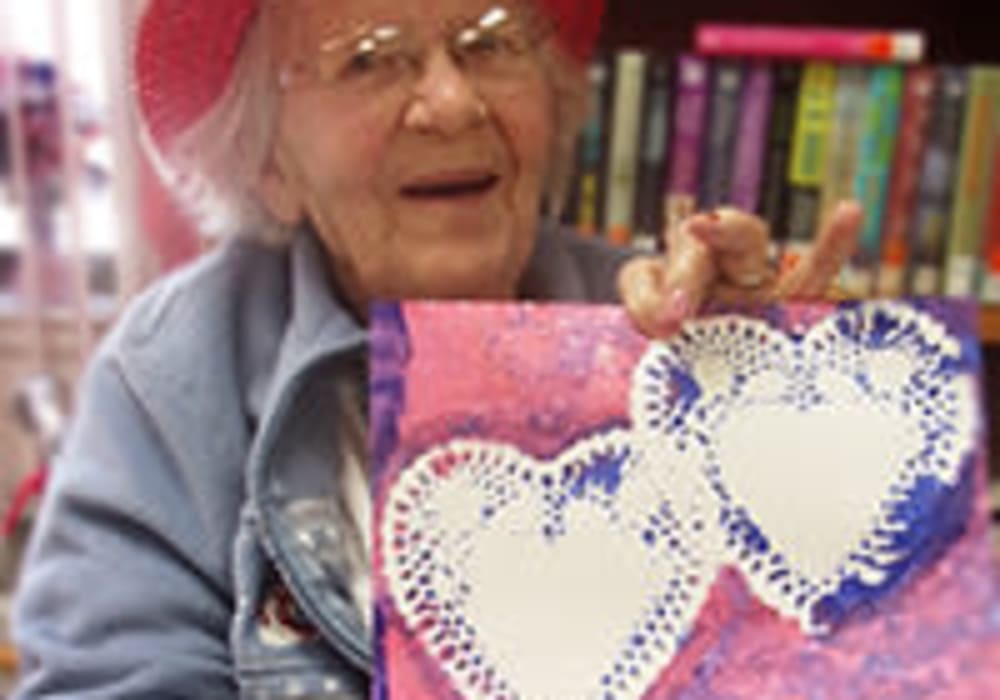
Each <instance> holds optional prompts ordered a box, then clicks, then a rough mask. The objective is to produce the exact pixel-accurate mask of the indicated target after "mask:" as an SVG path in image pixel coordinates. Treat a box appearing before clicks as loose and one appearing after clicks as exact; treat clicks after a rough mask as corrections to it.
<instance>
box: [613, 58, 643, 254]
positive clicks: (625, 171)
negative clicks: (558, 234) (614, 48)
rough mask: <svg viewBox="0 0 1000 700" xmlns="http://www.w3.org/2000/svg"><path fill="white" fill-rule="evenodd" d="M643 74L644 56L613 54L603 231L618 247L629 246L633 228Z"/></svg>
mask: <svg viewBox="0 0 1000 700" xmlns="http://www.w3.org/2000/svg"><path fill="white" fill-rule="evenodd" d="M645 74H646V54H645V53H643V52H642V51H634V50H625V51H620V52H618V53H617V54H616V56H615V92H614V99H613V102H612V117H611V124H610V125H609V126H610V128H611V141H610V148H611V151H610V156H609V158H608V174H607V203H606V208H605V215H606V216H605V224H604V230H605V231H606V232H607V236H608V238H609V239H610V240H611V241H612V242H613V243H616V244H618V245H627V244H629V243H631V241H632V232H633V230H634V228H635V211H634V208H635V187H636V178H637V177H638V168H639V133H640V132H639V125H640V123H641V121H642V111H641V110H642V90H643V88H644V87H645Z"/></svg>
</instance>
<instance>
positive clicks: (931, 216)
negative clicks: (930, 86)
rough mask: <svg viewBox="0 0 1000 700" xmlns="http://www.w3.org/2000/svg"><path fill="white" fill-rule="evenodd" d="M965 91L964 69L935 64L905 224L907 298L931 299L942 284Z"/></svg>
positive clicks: (963, 67) (967, 78) (966, 91)
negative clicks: (911, 208)
mask: <svg viewBox="0 0 1000 700" xmlns="http://www.w3.org/2000/svg"><path fill="white" fill-rule="evenodd" d="M968 90H969V73H968V68H966V67H965V66H941V67H940V68H939V69H938V75H937V80H936V81H935V84H934V97H933V106H932V108H931V117H930V123H929V124H928V126H927V148H926V150H925V152H924V158H923V162H922V163H921V167H920V179H919V181H918V183H917V205H916V211H915V212H914V214H913V220H912V221H911V223H910V233H909V239H910V249H911V251H912V255H911V262H910V266H909V270H908V272H907V284H906V290H907V293H908V294H911V295H915V296H931V295H936V294H939V293H940V292H941V289H942V286H943V283H942V277H943V271H944V256H945V245H946V242H947V236H948V224H949V221H950V219H951V211H952V208H953V202H954V187H953V183H954V181H955V179H956V175H955V173H956V171H957V168H958V158H959V154H960V149H961V142H962V126H963V124H964V123H965V112H966V107H967V102H968Z"/></svg>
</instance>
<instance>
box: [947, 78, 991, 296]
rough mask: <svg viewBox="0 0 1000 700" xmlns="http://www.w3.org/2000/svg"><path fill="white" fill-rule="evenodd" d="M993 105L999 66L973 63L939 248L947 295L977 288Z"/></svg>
mask: <svg viewBox="0 0 1000 700" xmlns="http://www.w3.org/2000/svg"><path fill="white" fill-rule="evenodd" d="M998 111H1000V67H988V66H976V67H973V69H972V74H971V77H970V84H969V105H968V109H967V110H966V114H965V127H964V129H963V137H962V155H961V158H960V160H959V170H958V185H957V188H956V190H955V202H954V208H953V209H952V218H951V227H950V230H949V232H948V245H947V250H946V254H945V277H944V292H945V294H947V295H948V296H974V295H976V294H977V292H978V277H979V255H980V251H981V246H982V235H983V224H984V220H985V215H986V209H987V205H988V202H987V199H986V197H987V194H988V192H989V187H990V173H991V166H992V156H993V134H994V123H995V121H996V119H997V112H998Z"/></svg>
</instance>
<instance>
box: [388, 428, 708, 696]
mask: <svg viewBox="0 0 1000 700" xmlns="http://www.w3.org/2000/svg"><path fill="white" fill-rule="evenodd" d="M689 454H690V455H691V456H690V457H688V456H686V455H684V454H678V455H673V457H675V458H676V461H675V463H674V465H673V466H672V467H671V468H667V469H662V468H661V469H658V473H657V475H656V476H655V478H653V477H651V475H650V473H649V471H648V470H647V469H646V468H645V464H644V459H643V456H642V454H640V448H639V447H638V446H637V444H636V443H635V442H634V441H633V440H631V436H630V435H629V434H628V433H625V432H624V431H621V430H617V429H613V430H610V431H608V432H605V433H598V434H595V435H593V436H591V437H589V438H587V439H585V440H583V441H581V442H579V443H577V444H576V445H573V446H571V447H570V448H568V449H567V450H565V451H564V452H563V453H562V454H560V455H559V456H557V457H556V458H555V459H553V460H551V461H541V460H536V459H534V458H532V457H529V456H527V455H525V454H523V453H522V452H520V451H519V450H517V449H516V448H514V447H511V446H508V445H501V444H495V443H489V442H483V441H475V440H455V441H452V442H449V443H446V444H444V445H441V446H438V447H434V448H432V449H431V450H429V451H428V452H426V453H424V454H423V455H421V456H420V457H418V458H417V459H416V460H414V462H413V463H411V464H410V465H409V466H408V467H407V468H405V469H404V470H403V471H402V472H401V473H400V475H399V476H398V478H397V480H396V481H395V483H394V484H392V486H391V487H390V489H389V491H388V494H387V497H386V499H385V502H384V506H383V511H382V515H381V518H380V525H381V527H380V531H379V537H380V551H381V553H382V561H383V566H382V570H383V574H384V576H385V583H386V585H387V590H388V592H389V594H390V597H391V599H392V603H393V605H394V606H395V608H396V609H397V610H398V612H399V613H400V615H401V616H402V618H403V620H404V621H405V624H406V626H407V628H408V629H409V630H410V632H411V634H413V635H414V636H415V637H416V638H417V639H419V641H420V642H421V645H422V646H423V648H424V650H425V651H426V653H427V654H428V655H429V657H430V658H431V659H432V660H433V662H434V663H435V664H436V665H438V666H439V667H440V668H442V669H443V670H444V671H445V673H446V674H447V675H448V676H449V678H450V679H451V682H452V685H453V687H454V688H455V690H456V691H458V693H459V694H460V695H461V696H462V697H466V698H522V699H524V700H567V699H568V698H573V699H574V700H587V699H589V698H601V699H603V698H616V699H618V700H626V699H636V698H640V697H641V696H642V694H643V692H644V691H645V690H646V689H647V688H648V687H649V686H650V685H651V684H652V683H653V682H654V681H655V679H656V677H657V676H658V675H659V673H660V672H661V671H662V670H663V669H664V668H665V667H666V666H667V665H668V664H669V662H670V660H671V659H672V658H673V655H674V654H675V652H676V650H677V648H678V646H679V644H680V643H681V641H682V639H683V638H684V636H685V634H686V633H687V632H688V631H689V628H690V626H691V624H692V622H693V620H694V618H695V616H696V615H697V613H698V610H699V609H700V608H701V606H702V604H703V602H704V599H705V597H706V595H707V590H708V587H709V586H710V585H711V583H712V580H713V579H714V576H715V572H716V570H717V562H716V561H715V560H714V559H712V558H711V553H709V552H706V551H703V549H701V548H699V545H698V542H699V541H701V540H702V533H703V532H704V531H705V530H706V529H707V522H706V521H705V519H704V518H703V517H702V516H701V515H700V514H699V512H698V508H702V507H704V504H705V499H706V494H704V493H702V494H700V495H698V496H696V495H695V494H693V493H692V492H691V491H692V489H697V488H703V487H704V484H703V482H698V481H696V480H692V479H690V478H687V477H686V476H685V477H684V478H685V479H686V485H685V486H684V487H683V488H677V489H674V488H673V487H672V485H671V484H670V479H671V478H672V477H671V475H687V474H690V473H691V472H692V470H694V469H696V468H697V467H696V466H695V464H694V461H695V460H694V458H695V457H696V456H697V457H698V458H699V459H701V458H702V457H701V456H698V455H696V454H695V453H694V451H690V452H689ZM664 462H666V463H670V456H669V455H666V454H661V455H660V457H659V459H658V463H661V464H662V463H664ZM685 462H691V463H685ZM699 483H702V486H701V487H699V486H698V484H699ZM667 490H669V491H674V492H680V491H684V490H686V491H687V492H688V493H687V497H686V499H685V501H686V502H685V503H684V504H680V503H679V502H678V500H677V499H676V498H675V497H672V496H671V494H670V493H667V492H666V491H667ZM682 508H683V510H682ZM692 543H693V544H692Z"/></svg>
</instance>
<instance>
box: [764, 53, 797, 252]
mask: <svg viewBox="0 0 1000 700" xmlns="http://www.w3.org/2000/svg"><path fill="white" fill-rule="evenodd" d="M801 82H802V64H800V63H797V62H792V61H779V62H776V63H774V64H773V65H772V81H771V118H770V121H769V123H768V127H767V145H766V150H765V157H764V173H763V177H762V179H761V192H760V206H759V207H758V209H757V212H758V213H759V214H760V215H761V217H762V218H763V219H764V220H765V221H767V222H768V225H769V226H770V228H771V242H772V246H773V250H772V251H771V252H772V257H777V254H778V251H779V250H780V249H781V248H782V247H783V246H784V244H785V242H786V241H787V240H788V193H789V185H788V160H789V157H790V156H791V150H792V134H793V132H794V130H795V113H796V108H797V106H798V101H799V86H800V84H801Z"/></svg>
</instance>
